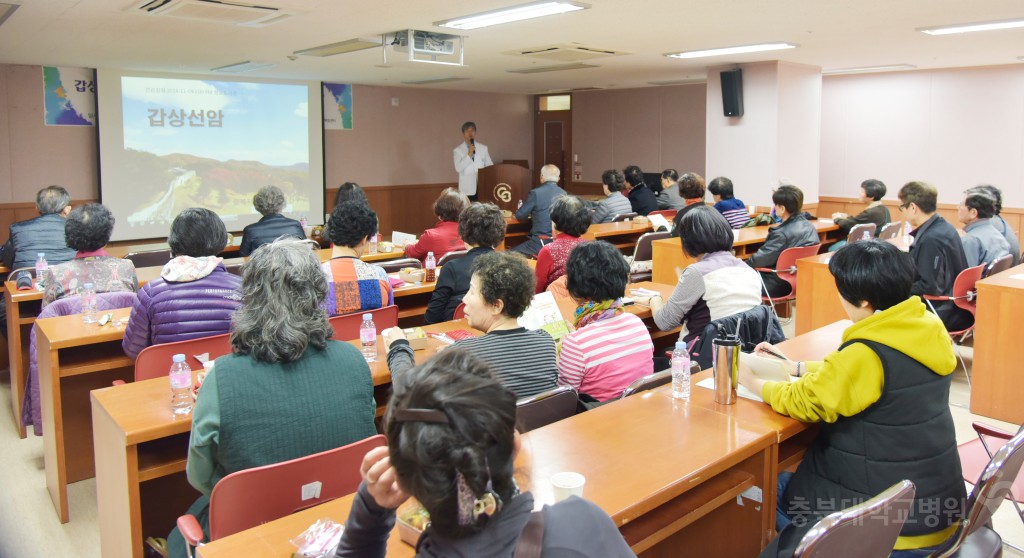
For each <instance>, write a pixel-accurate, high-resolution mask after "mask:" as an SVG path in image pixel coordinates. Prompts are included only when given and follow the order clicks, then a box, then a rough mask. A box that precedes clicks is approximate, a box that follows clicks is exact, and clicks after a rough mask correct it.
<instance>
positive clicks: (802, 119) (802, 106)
mask: <svg viewBox="0 0 1024 558" xmlns="http://www.w3.org/2000/svg"><path fill="white" fill-rule="evenodd" d="M778 146H779V151H778V160H777V164H778V174H779V180H780V181H782V182H789V183H790V184H794V185H796V186H798V187H799V188H800V189H801V190H803V192H804V202H805V203H812V202H814V201H817V199H818V180H819V174H820V173H819V161H820V158H821V69H820V68H818V67H816V66H805V65H802V64H789V63H786V62H779V128H778Z"/></svg>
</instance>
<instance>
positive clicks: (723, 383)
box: [711, 335, 740, 405]
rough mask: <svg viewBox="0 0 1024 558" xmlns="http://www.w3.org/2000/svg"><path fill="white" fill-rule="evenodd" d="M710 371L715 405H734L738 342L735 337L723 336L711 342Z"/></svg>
mask: <svg viewBox="0 0 1024 558" xmlns="http://www.w3.org/2000/svg"><path fill="white" fill-rule="evenodd" d="M711 344H712V346H713V349H714V352H713V353H712V357H711V358H712V362H713V365H712V370H713V371H714V378H715V403H721V404H723V405H732V404H734V403H736V386H737V385H738V383H739V368H740V340H739V338H738V337H737V336H735V335H725V336H722V337H718V338H716V339H715V340H714V341H712V342H711Z"/></svg>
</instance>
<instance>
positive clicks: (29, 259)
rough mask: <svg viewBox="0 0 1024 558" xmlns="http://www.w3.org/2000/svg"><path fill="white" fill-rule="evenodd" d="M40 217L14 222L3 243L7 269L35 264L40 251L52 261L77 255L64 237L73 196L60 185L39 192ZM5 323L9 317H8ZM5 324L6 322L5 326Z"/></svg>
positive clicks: (37, 197)
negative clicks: (65, 223)
mask: <svg viewBox="0 0 1024 558" xmlns="http://www.w3.org/2000/svg"><path fill="white" fill-rule="evenodd" d="M36 209H37V210H38V211H39V217H36V218H34V219H29V220H27V221H20V222H17V223H14V224H13V225H11V229H10V236H8V238H7V244H4V247H3V250H2V251H3V262H4V265H5V266H7V268H8V269H12V270H13V269H18V268H22V267H32V266H34V265H35V263H36V258H37V256H38V254H39V253H40V252H42V253H45V254H46V261H47V263H49V264H50V265H54V264H59V263H64V262H66V261H68V260H70V259H71V258H74V257H75V251H74V250H73V249H71V248H68V245H67V242H66V241H65V239H64V219H65V217H67V216H68V213H71V196H70V195H69V194H68V191H67V190H65V189H64V188H62V187H60V186H47V187H46V188H43V189H42V190H39V192H38V193H37V194H36ZM5 324H6V321H5ZM5 327H6V326H5Z"/></svg>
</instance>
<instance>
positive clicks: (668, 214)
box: [647, 209, 676, 221]
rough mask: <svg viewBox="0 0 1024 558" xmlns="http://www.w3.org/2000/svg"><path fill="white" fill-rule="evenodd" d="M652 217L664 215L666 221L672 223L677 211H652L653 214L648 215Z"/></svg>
mask: <svg viewBox="0 0 1024 558" xmlns="http://www.w3.org/2000/svg"><path fill="white" fill-rule="evenodd" d="M651 215H663V216H664V217H665V218H666V219H668V220H669V221H671V220H672V219H674V218H675V216H676V210H675V209H659V210H657V211H652V212H650V213H648V214H647V216H648V217H650V216H651Z"/></svg>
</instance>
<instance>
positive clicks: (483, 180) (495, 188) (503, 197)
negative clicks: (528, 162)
mask: <svg viewBox="0 0 1024 558" xmlns="http://www.w3.org/2000/svg"><path fill="white" fill-rule="evenodd" d="M533 174H534V173H533V172H531V171H530V169H527V168H523V167H521V166H519V165H506V164H502V165H491V166H489V167H484V168H482V169H480V170H479V171H477V175H476V176H477V179H476V195H477V199H478V200H480V201H482V202H491V203H493V204H494V205H496V206H498V207H499V208H500V209H507V210H509V211H511V212H512V213H515V212H516V209H517V206H518V205H519V201H520V200H523V201H525V200H526V197H527V196H528V195H529V194H530V189H531V188H533V182H534V176H533Z"/></svg>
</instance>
